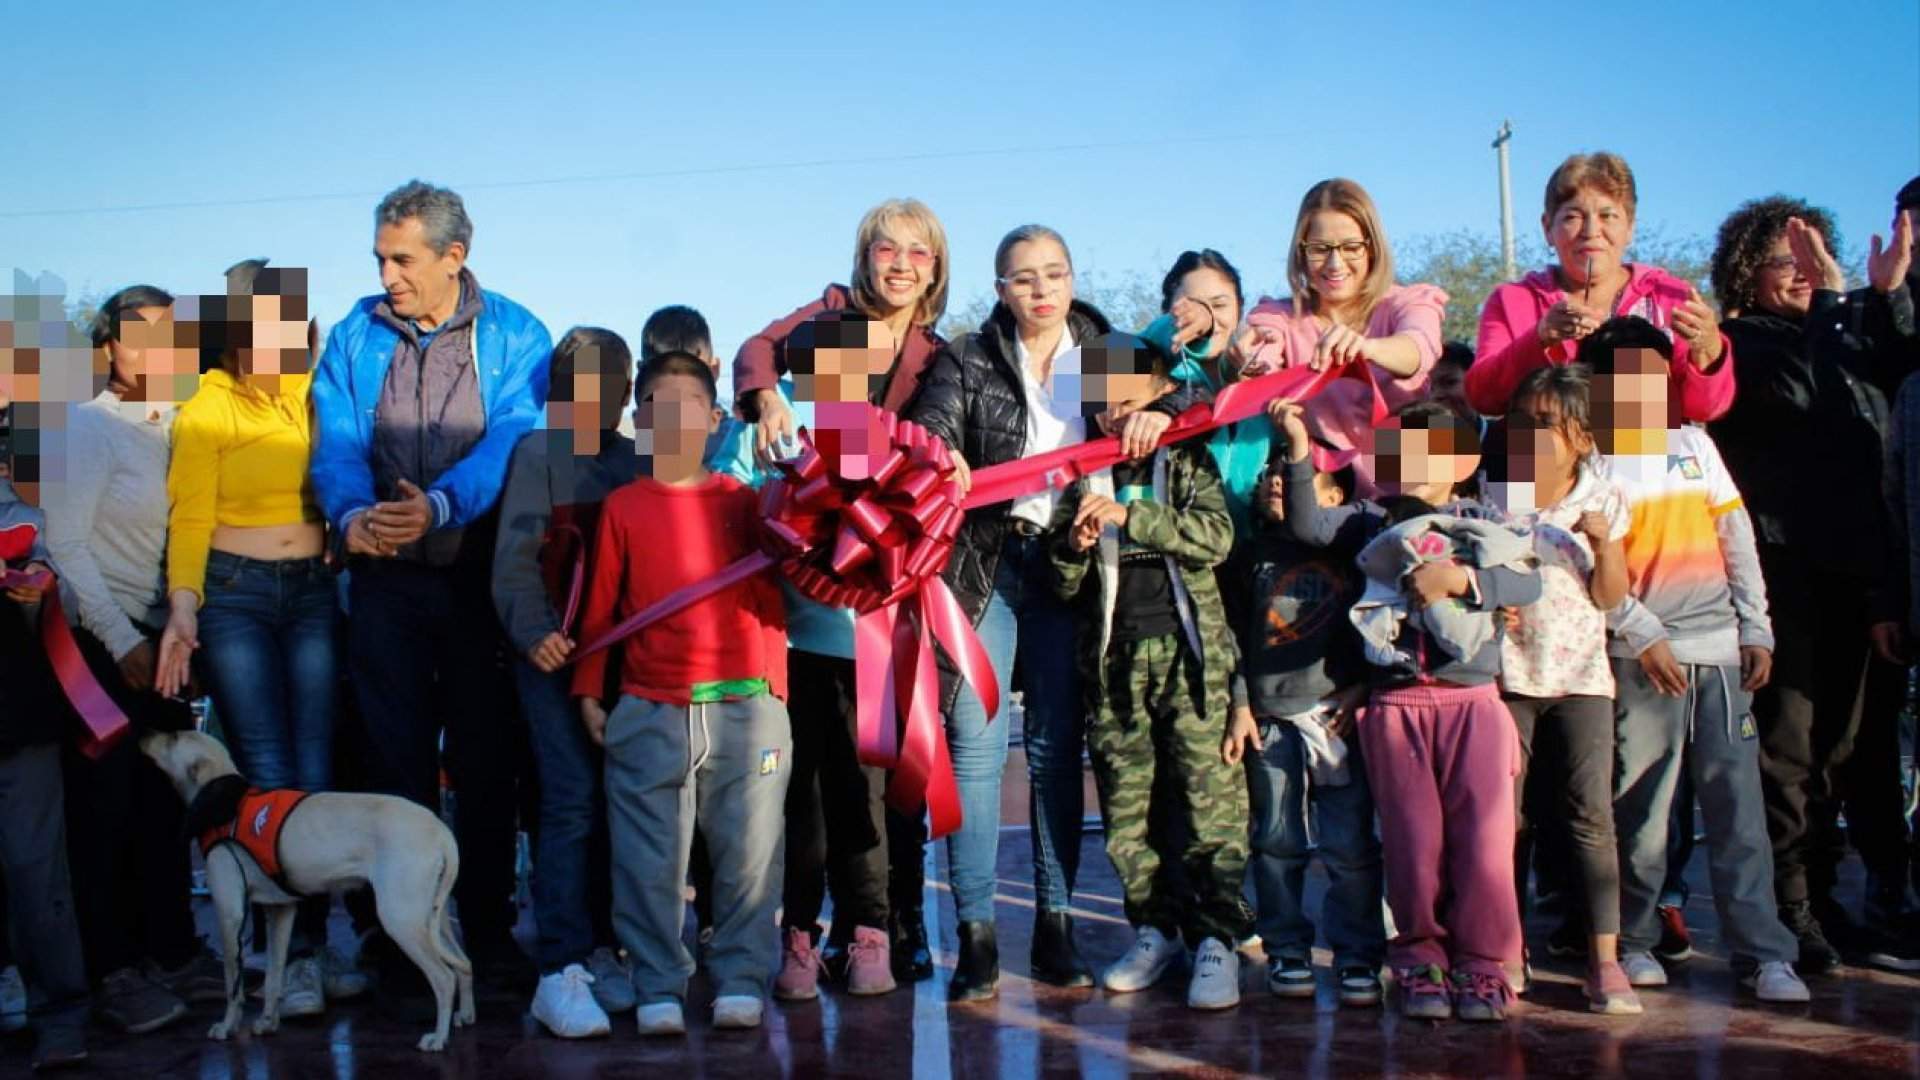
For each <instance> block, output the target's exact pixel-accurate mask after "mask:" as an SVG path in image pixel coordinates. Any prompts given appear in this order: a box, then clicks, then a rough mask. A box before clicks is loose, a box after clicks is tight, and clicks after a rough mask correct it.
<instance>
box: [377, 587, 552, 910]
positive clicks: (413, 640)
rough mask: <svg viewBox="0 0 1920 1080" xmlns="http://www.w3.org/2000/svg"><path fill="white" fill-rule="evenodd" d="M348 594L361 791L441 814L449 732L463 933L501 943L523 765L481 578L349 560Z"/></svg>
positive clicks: (522, 736)
mask: <svg viewBox="0 0 1920 1080" xmlns="http://www.w3.org/2000/svg"><path fill="white" fill-rule="evenodd" d="M348 593H349V602H348V618H347V643H348V648H347V652H348V657H349V660H350V663H351V665H352V671H353V689H354V697H355V700H356V703H357V705H358V707H359V712H360V720H361V723H362V724H363V725H364V726H365V729H366V736H367V745H368V747H369V749H370V750H371V751H372V753H371V755H370V758H369V760H368V762H367V764H368V769H367V780H368V782H369V786H370V787H371V788H372V789H373V790H375V791H378V792H382V793H385V794H390V795H400V796H404V797H406V798H409V799H412V800H413V801H414V802H417V803H419V804H420V805H422V806H425V807H427V808H428V809H429V810H432V811H434V812H435V813H436V814H437V813H439V811H440V768H441V764H442V748H441V734H442V732H443V731H444V732H445V736H446V745H445V754H444V761H445V765H446V771H447V776H448V779H449V780H450V781H451V783H452V787H453V791H454V800H455V810H454V828H453V832H454V838H455V840H456V841H457V842H458V843H459V847H460V878H459V882H458V884H456V885H455V886H454V898H455V901H456V902H457V903H458V905H459V909H460V922H461V930H462V933H463V934H464V935H465V937H466V940H467V941H468V943H469V944H472V943H475V942H492V941H500V940H504V939H505V938H506V937H507V936H508V935H510V934H511V933H512V930H513V925H514V922H515V921H516V919H515V915H516V911H515V908H514V900H513V894H514V855H515V833H516V824H517V822H516V818H517V811H518V800H517V798H516V796H515V783H516V780H517V778H518V775H519V770H520V765H521V763H523V762H526V761H527V760H528V758H529V753H528V750H527V743H526V733H525V731H524V729H522V728H521V727H520V725H519V716H518V712H517V710H516V708H515V702H516V698H515V695H514V688H513V680H512V677H511V675H510V674H509V671H508V668H507V666H506V652H505V640H504V638H503V636H502V635H501V632H500V624H499V621H498V619H497V618H496V616H495V615H494V612H493V603H492V599H491V596H492V593H491V591H490V588H489V585H488V581H487V578H486V575H485V574H484V572H481V571H480V570H477V569H472V568H466V567H450V568H438V567H428V566H422V565H418V564H414V563H402V562H393V561H377V560H372V559H356V560H355V561H354V563H353V567H352V578H351V581H350V584H349V586H348Z"/></svg>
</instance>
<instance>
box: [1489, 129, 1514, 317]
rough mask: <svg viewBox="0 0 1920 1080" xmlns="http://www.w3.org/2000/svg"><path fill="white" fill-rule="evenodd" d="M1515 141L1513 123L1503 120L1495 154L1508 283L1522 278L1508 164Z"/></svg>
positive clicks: (1502, 252) (1502, 257) (1502, 258)
mask: <svg viewBox="0 0 1920 1080" xmlns="http://www.w3.org/2000/svg"><path fill="white" fill-rule="evenodd" d="M1512 141H1513V121H1512V120H1502V121H1501V122H1500V131H1499V132H1498V133H1497V134H1495V135H1494V137H1493V149H1494V153H1496V154H1497V155H1499V158H1500V273H1501V274H1503V275H1504V276H1505V278H1506V280H1508V281H1512V280H1513V279H1514V278H1516V277H1519V276H1520V269H1519V267H1517V266H1515V265H1514V264H1513V175H1512V170H1511V169H1510V168H1509V167H1508V164H1507V144H1508V143H1510V142H1512Z"/></svg>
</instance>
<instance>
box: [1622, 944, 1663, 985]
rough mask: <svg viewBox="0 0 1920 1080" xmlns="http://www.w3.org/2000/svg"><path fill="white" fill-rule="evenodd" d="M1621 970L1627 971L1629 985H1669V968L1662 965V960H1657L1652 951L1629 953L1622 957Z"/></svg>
mask: <svg viewBox="0 0 1920 1080" xmlns="http://www.w3.org/2000/svg"><path fill="white" fill-rule="evenodd" d="M1620 970H1622V971H1624V972H1626V973H1627V985H1629V986H1665V985H1667V969H1666V968H1664V967H1661V966H1660V961H1658V960H1655V959H1654V958H1653V954H1652V953H1645V952H1630V953H1628V954H1627V955H1625V956H1623V957H1621V958H1620Z"/></svg>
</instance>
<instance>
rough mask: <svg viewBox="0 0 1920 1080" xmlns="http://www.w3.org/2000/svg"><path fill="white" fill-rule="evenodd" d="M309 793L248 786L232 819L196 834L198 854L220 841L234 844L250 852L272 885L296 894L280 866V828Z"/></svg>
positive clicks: (209, 849) (213, 846)
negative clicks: (263, 789) (198, 847)
mask: <svg viewBox="0 0 1920 1080" xmlns="http://www.w3.org/2000/svg"><path fill="white" fill-rule="evenodd" d="M310 794H312V793H311V792H307V791H286V790H283V791H261V790H260V789H259V788H251V787H250V788H248V789H247V793H246V794H245V795H242V796H241V797H240V806H239V809H238V811H237V812H236V813H235V814H234V817H233V820H232V821H229V822H223V823H221V824H219V825H216V826H214V827H213V828H211V829H208V830H207V831H206V832H204V833H201V834H200V852H201V854H203V855H204V854H208V853H211V852H212V851H213V849H214V848H216V847H218V846H220V845H221V844H238V845H240V849H241V850H242V851H245V852H246V853H247V854H248V855H251V856H253V861H254V862H256V863H259V864H260V871H261V873H264V874H266V875H267V876H268V877H269V878H272V879H273V883H274V884H275V885H278V886H280V888H282V889H284V890H285V891H286V892H288V893H290V894H292V895H295V896H298V895H300V894H299V893H298V892H295V891H294V890H293V889H292V888H290V887H289V886H288V885H287V879H286V875H285V874H284V872H283V871H282V869H281V866H280V830H281V829H284V828H286V826H287V819H288V818H290V817H292V816H293V812H294V810H295V809H297V808H298V807H299V806H300V804H301V803H302V802H303V801H305V799H306V797H307V796H308V795H310Z"/></svg>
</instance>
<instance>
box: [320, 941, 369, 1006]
mask: <svg viewBox="0 0 1920 1080" xmlns="http://www.w3.org/2000/svg"><path fill="white" fill-rule="evenodd" d="M367 984H368V979H367V973H366V972H364V971H361V970H360V960H359V957H357V956H348V955H347V954H346V953H345V952H344V951H342V950H341V949H339V948H336V947H335V946H332V945H329V946H327V947H326V948H324V949H321V950H320V986H321V988H322V989H323V990H325V991H326V992H327V1000H328V1001H348V1000H351V999H353V998H357V997H359V996H360V995H362V994H364V993H366V992H367Z"/></svg>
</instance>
